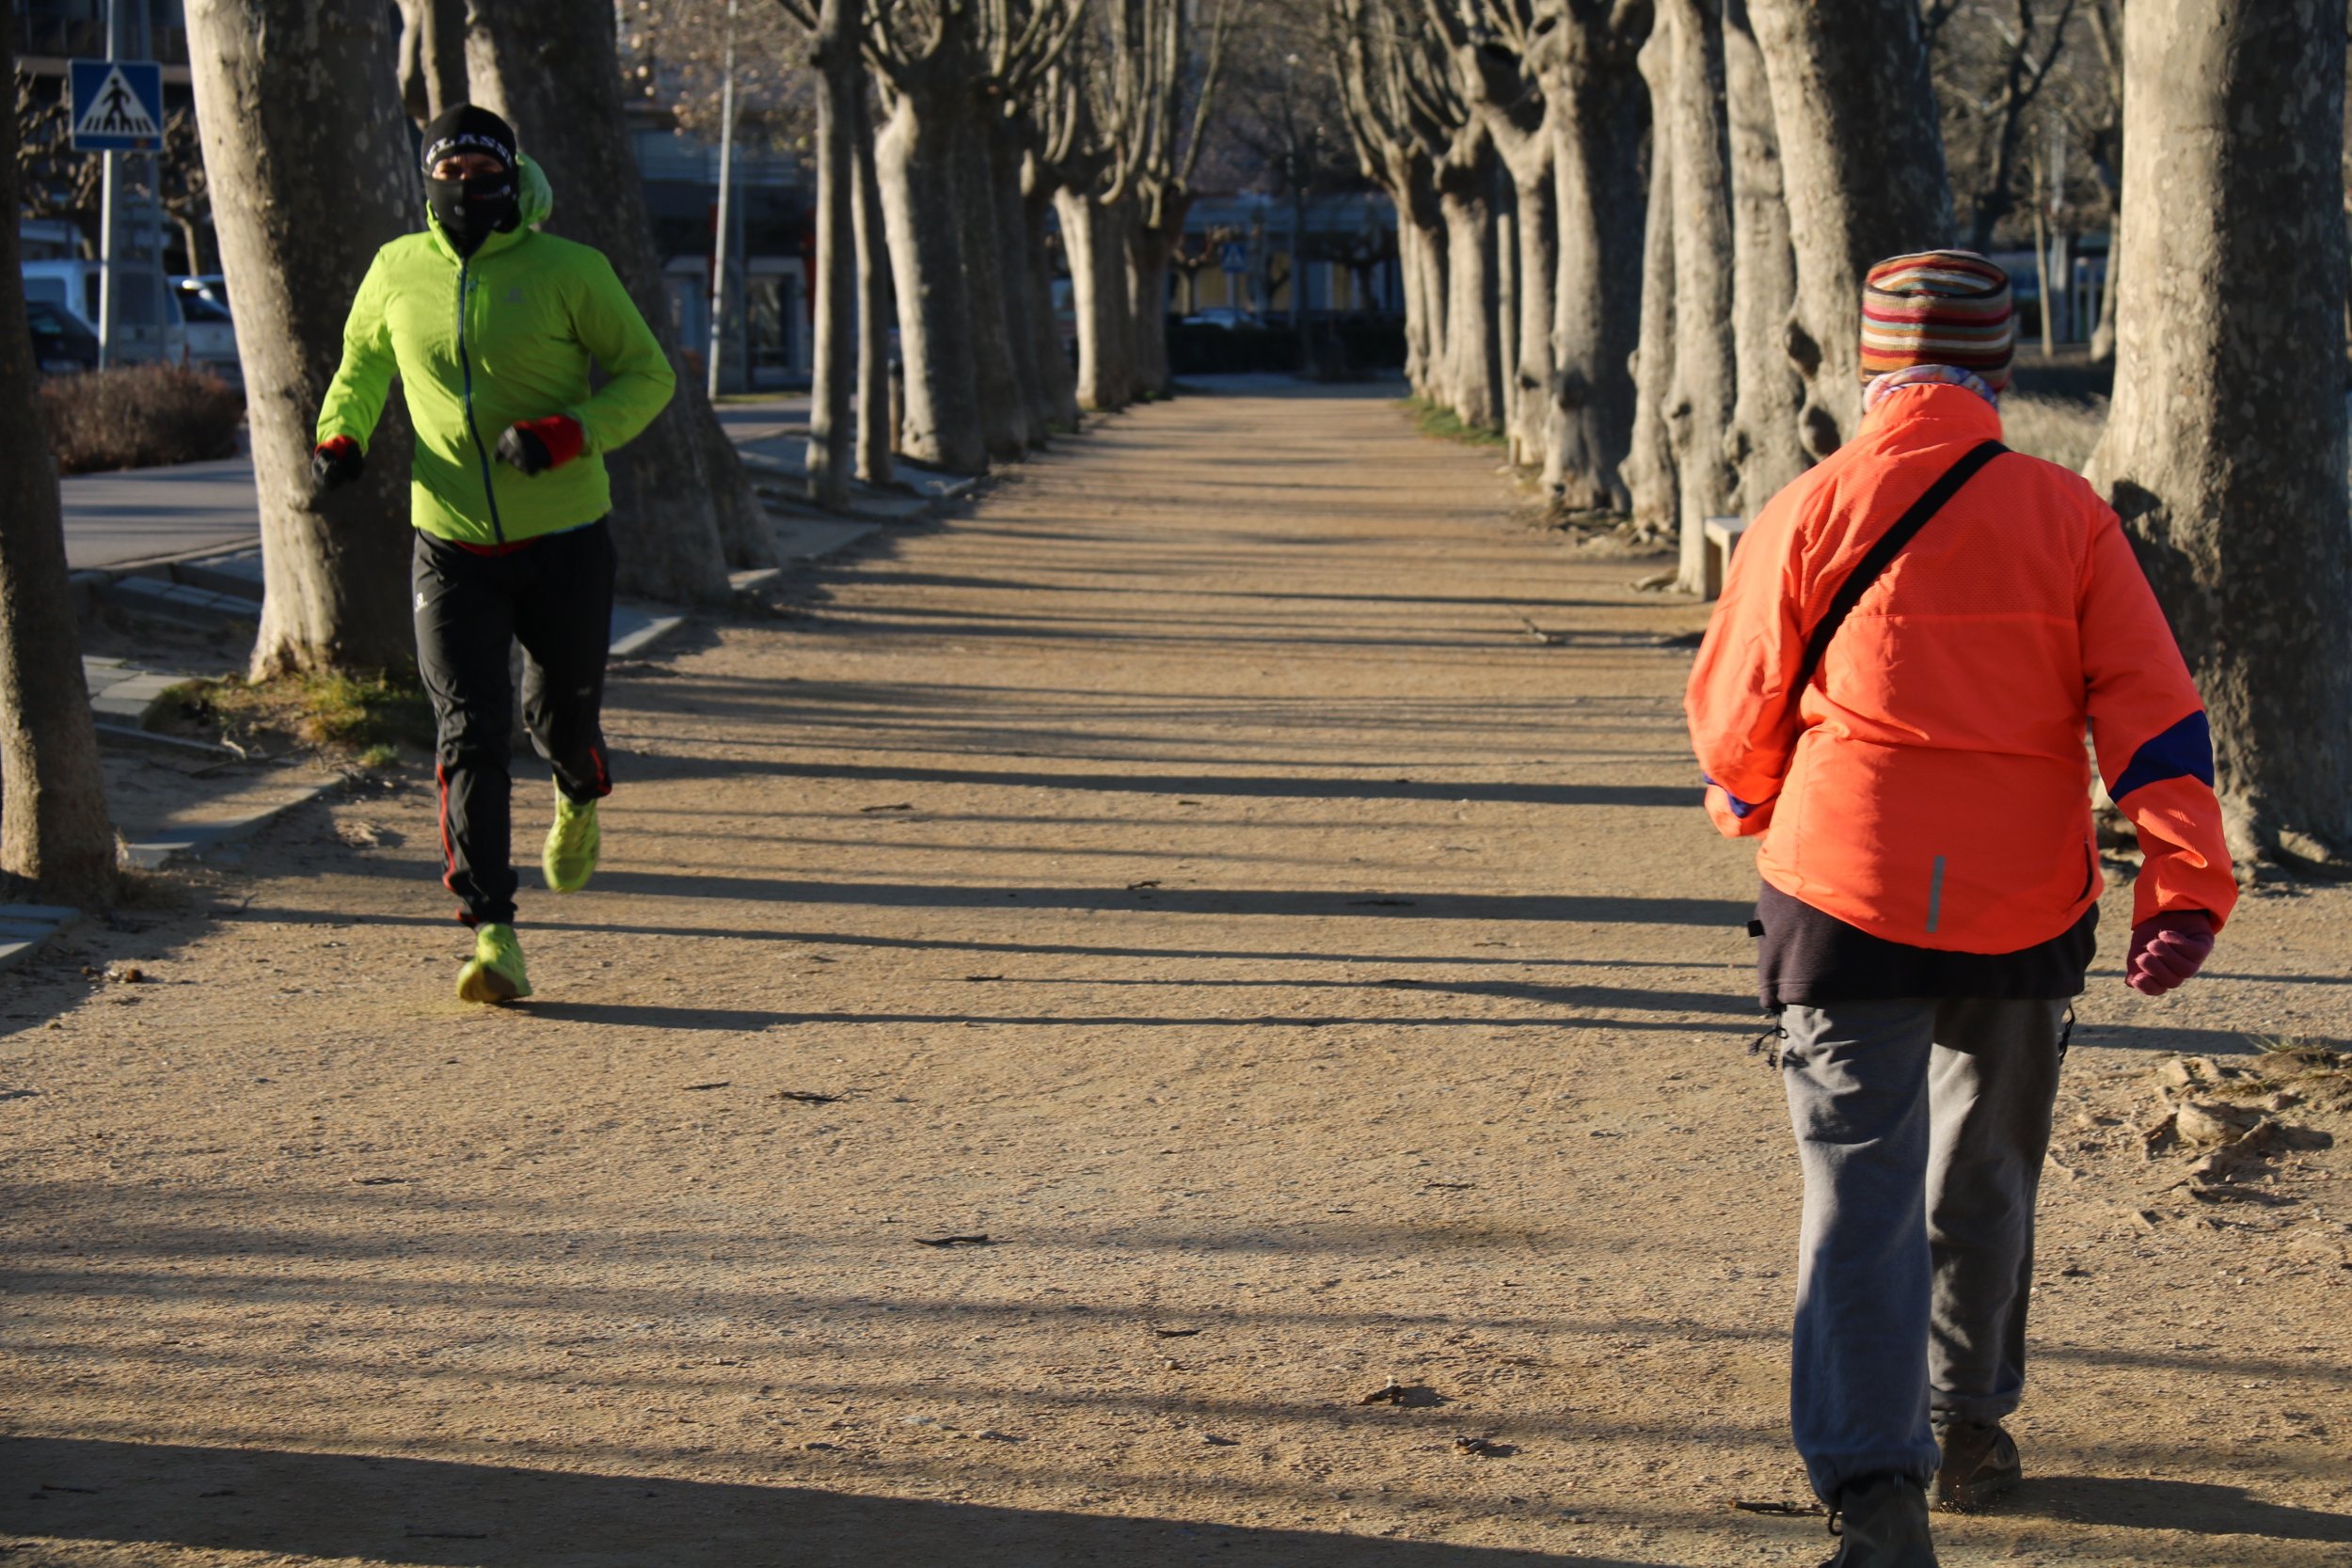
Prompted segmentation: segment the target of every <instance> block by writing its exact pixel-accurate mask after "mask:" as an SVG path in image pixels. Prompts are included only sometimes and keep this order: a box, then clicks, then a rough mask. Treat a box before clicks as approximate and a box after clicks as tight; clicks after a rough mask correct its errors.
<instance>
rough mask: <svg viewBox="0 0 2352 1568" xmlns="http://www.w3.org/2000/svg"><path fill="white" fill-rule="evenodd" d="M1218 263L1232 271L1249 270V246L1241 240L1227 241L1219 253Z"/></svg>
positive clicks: (1236, 272) (1238, 272) (1241, 271)
mask: <svg viewBox="0 0 2352 1568" xmlns="http://www.w3.org/2000/svg"><path fill="white" fill-rule="evenodd" d="M1217 265H1219V266H1221V267H1223V268H1224V269H1225V270H1226V271H1227V272H1230V273H1234V274H1240V273H1245V272H1248V270H1249V247H1248V245H1244V244H1242V243H1241V242H1240V241H1239V240H1228V241H1226V242H1225V245H1224V247H1223V249H1222V251H1221V252H1220V253H1219V255H1218V258H1217Z"/></svg>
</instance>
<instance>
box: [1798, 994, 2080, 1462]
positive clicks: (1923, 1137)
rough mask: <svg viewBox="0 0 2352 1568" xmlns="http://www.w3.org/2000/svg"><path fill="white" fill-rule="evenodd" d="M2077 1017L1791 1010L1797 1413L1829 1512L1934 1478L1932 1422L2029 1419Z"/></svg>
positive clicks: (1935, 1008) (2023, 1007) (1850, 1005)
mask: <svg viewBox="0 0 2352 1568" xmlns="http://www.w3.org/2000/svg"><path fill="white" fill-rule="evenodd" d="M2065 1012H2066V1004H2065V1003H2064V1002H1992V1001H1966V1000H1950V999H1947V1000H1942V1001H1938V1000H1933V999H1927V1000H1911V1001H1900V1002H1841V1003H1836V1004H1832V1005H1830V1006H1821V1007H1788V1008H1785V1009H1783V1011H1782V1014H1781V1022H1782V1024H1783V1026H1784V1027H1785V1028H1787V1030H1788V1045H1787V1047H1786V1048H1785V1050H1784V1051H1783V1053H1782V1064H1783V1068H1784V1076H1785V1077H1786V1079H1787V1082H1788V1116H1789V1120H1790V1122H1791V1123H1792V1124H1793V1126H1794V1127H1795V1129H1796V1134H1797V1152H1798V1156H1799V1159H1800V1161H1801V1163H1802V1164H1803V1165H1804V1227H1803V1229H1802V1232H1801V1235H1800V1238H1799V1241H1798V1243H1797V1257H1798V1261H1797V1327H1796V1343H1795V1350H1794V1355H1793V1357H1792V1375H1791V1377H1790V1381H1789V1415H1790V1420H1791V1424H1792V1425H1793V1426H1794V1428H1795V1431H1796V1439H1797V1451H1798V1453H1799V1454H1801V1455H1802V1456H1803V1457H1804V1465H1805V1470H1806V1473H1807V1474H1808V1475H1809V1476H1810V1477H1811V1478H1812V1481H1813V1489H1814V1490H1815V1491H1816V1492H1817V1493H1819V1494H1820V1497H1821V1499H1822V1500H1823V1501H1824V1502H1835V1501H1836V1496H1837V1492H1838V1490H1839V1488H1841V1487H1843V1486H1845V1485H1846V1484H1847V1483H1848V1482H1850V1481H1859V1480H1861V1479H1862V1478H1864V1477H1866V1476H1872V1475H1881V1474H1885V1473H1889V1472H1893V1473H1899V1474H1904V1475H1910V1476H1914V1477H1916V1478H1917V1479H1919V1480H1920V1481H1923V1482H1924V1481H1927V1480H1928V1479H1929V1478H1931V1477H1932V1476H1933V1475H1934V1473H1935V1467H1936V1462H1937V1461H1936V1445H1935V1435H1934V1431H1933V1427H1932V1424H1931V1415H1930V1412H1931V1411H1932V1412H1933V1413H1934V1414H1935V1415H1936V1416H1952V1417H1957V1418H1962V1419H1965V1420H1972V1421H1989V1420H1995V1419H1998V1418H2001V1417H2004V1416H2007V1415H2008V1414H2009V1413H2010V1411H2012V1410H2014V1409H2016V1408H2017V1401H2018V1397H2019V1395H2020V1394H2021V1393H2022V1392H2023V1390H2024V1387H2025V1381H2026V1299H2027V1291H2028V1288H2029V1285H2030V1281H2031V1275H2032V1272H2033V1207H2034V1196H2035V1193H2036V1191H2037V1189H2038V1188H2039V1186H2040V1182H2041V1177H2042V1157H2043V1155H2044V1153H2045V1152H2046V1151H2047V1150H2048V1148H2049V1144H2050V1111H2051V1105H2052V1103H2053V1101H2055V1100H2056V1099H2057V1096H2058V1056H2059V1040H2060V1038H2061V1034H2060V1030H2061V1027H2062V1024H2061V1021H2062V1019H2063V1018H2064V1015H2065Z"/></svg>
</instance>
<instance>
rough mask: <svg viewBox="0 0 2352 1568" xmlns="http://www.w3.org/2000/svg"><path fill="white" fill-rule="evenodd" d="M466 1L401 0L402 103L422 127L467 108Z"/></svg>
mask: <svg viewBox="0 0 2352 1568" xmlns="http://www.w3.org/2000/svg"><path fill="white" fill-rule="evenodd" d="M467 91H468V87H467V82H466V0H400V97H401V104H402V106H403V107H405V109H406V110H407V111H408V118H409V119H413V120H415V121H416V122H417V123H418V124H419V125H422V124H425V123H426V122H428V121H430V120H433V119H438V118H439V117H440V116H441V115H442V114H443V113H444V112H445V111H447V110H449V109H452V108H454V107H455V106H456V105H458V104H460V103H465V102H466V93H467Z"/></svg>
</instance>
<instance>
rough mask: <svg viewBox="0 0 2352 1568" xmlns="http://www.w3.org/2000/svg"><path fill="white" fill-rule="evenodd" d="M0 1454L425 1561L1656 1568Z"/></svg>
mask: <svg viewBox="0 0 2352 1568" xmlns="http://www.w3.org/2000/svg"><path fill="white" fill-rule="evenodd" d="M843 1462H844V1463H845V1464H848V1463H853V1461H851V1460H849V1459H848V1458H847V1457H846V1456H845V1457H844V1460H843ZM0 1473H4V1474H7V1475H9V1476H13V1477H16V1478H18V1479H17V1481H16V1482H15V1483H13V1484H11V1485H9V1486H8V1487H7V1488H6V1489H5V1491H0V1534H14V1535H24V1536H35V1537H46V1538H51V1539H62V1540H68V1541H84V1542H105V1543H115V1544H125V1545H131V1546H151V1547H161V1546H182V1547H188V1548H192V1549H196V1550H201V1551H223V1550H245V1551H266V1552H270V1553H274V1554H275V1553H283V1554H292V1555H296V1556H300V1557H306V1558H328V1559H334V1560H345V1559H359V1560H370V1561H394V1562H402V1563H414V1564H429V1565H434V1568H444V1565H446V1568H559V1565H560V1568H607V1565H610V1568H621V1565H623V1564H628V1565H638V1564H644V1563H653V1562H659V1563H660V1564H663V1565H664V1568H762V1565H768V1564H786V1563H788V1564H790V1565H791V1568H898V1565H901V1564H903V1565H907V1568H914V1565H917V1564H939V1563H955V1562H966V1563H974V1564H1004V1565H1008V1568H1010V1565H1015V1564H1017V1565H1020V1568H1059V1565H1064V1564H1069V1565H1074V1564H1078V1563H1118V1564H1120V1565H1121V1568H1175V1565H1176V1564H1179V1563H1184V1564H1189V1563H1196V1562H1215V1563H1219V1564H1228V1565H1230V1564H1234V1563H1264V1564H1267V1565H1268V1568H1278V1565H1279V1568H1662V1565H1659V1564H1653V1563H1645V1562H1642V1561H1637V1560H1632V1559H1627V1558H1617V1557H1588V1556H1577V1555H1565V1554H1558V1553H1549V1552H1532V1551H1514V1550H1504V1549H1495V1548H1488V1547H1476V1546H1454V1545H1446V1544H1439V1543H1434V1542H1412V1541H1394V1540H1384V1539H1381V1538H1378V1537H1372V1536H1359V1535H1347V1534H1343V1533H1339V1532H1337V1531H1326V1530H1318V1529H1312V1528H1297V1529H1281V1528H1263V1527H1248V1526H1241V1527H1235V1526H1226V1525H1219V1524H1213V1523H1208V1522H1191V1521H1185V1520H1181V1519H1164V1518H1148V1517H1129V1516H1119V1515H1112V1514H1091V1513H1068V1512H1061V1511H1056V1510H1049V1509H1031V1508H1004V1507H986V1506H981V1505H978V1504H973V1503H958V1502H933V1501H927V1500H921V1499H914V1498H904V1497H860V1496H856V1495H853V1494H850V1493H846V1492H834V1491H827V1490H823V1489H819V1488H816V1487H809V1486H786V1485H749V1484H743V1483H731V1482H724V1481H681V1480H675V1479H671V1478H667V1477H654V1476H632V1475H609V1474H607V1475H597V1474H585V1473H579V1472H571V1471H558V1470H543V1469H528V1468H521V1467H516V1466H509V1465H469V1464H458V1463H452V1462H448V1461H442V1460H422V1459H392V1458H382V1457H376V1456H371V1455H359V1454H322V1453H291V1452H285V1451H279V1450H271V1449H235V1448H200V1447H190V1446H182V1445H176V1444H161V1443H157V1444H147V1443H121V1442H103V1441H95V1440H87V1439H72V1438H42V1437H11V1438H0Z"/></svg>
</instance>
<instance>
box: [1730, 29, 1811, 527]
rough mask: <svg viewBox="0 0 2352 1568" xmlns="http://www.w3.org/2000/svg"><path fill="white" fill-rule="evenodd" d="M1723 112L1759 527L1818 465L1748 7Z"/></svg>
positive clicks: (1745, 469)
mask: <svg viewBox="0 0 2352 1568" xmlns="http://www.w3.org/2000/svg"><path fill="white" fill-rule="evenodd" d="M1724 118H1725V119H1726V121H1727V123H1728V125H1729V128H1730V148H1731V223H1732V241H1731V251H1732V267H1731V317H1732V336H1733V346H1734V358H1735V360H1736V363H1737V373H1736V375H1735V377H1734V379H1735V381H1736V382H1737V384H1738V387H1739V398H1738V402H1737V403H1736V404H1734V405H1733V408H1732V416H1731V436H1730V442H1729V445H1728V446H1727V448H1726V449H1725V451H1726V455H1727V456H1728V457H1729V458H1730V460H1731V464H1732V467H1734V468H1735V469H1736V470H1738V473H1739V476H1740V478H1739V485H1738V488H1737V490H1736V491H1735V493H1734V495H1733V499H1732V509H1733V510H1734V511H1737V512H1739V513H1740V515H1744V516H1750V517H1753V516H1754V515H1756V513H1757V512H1758V511H1759V510H1761V509H1762V507H1763V505H1764V503H1765V502H1766V501H1768V500H1770V499H1772V497H1773V496H1775V495H1777V494H1779V492H1780V490H1781V488H1782V487H1783V486H1784V485H1786V484H1788V483H1789V482H1790V481H1791V480H1793V479H1795V478H1796V477H1797V476H1798V475H1799V474H1801V473H1803V472H1804V470H1805V468H1806V467H1808V466H1809V464H1810V461H1811V460H1810V458H1809V457H1808V456H1807V455H1806V453H1805V450H1804V441H1803V439H1802V436H1801V426H1800V424H1799V422H1798V421H1799V418H1800V416H1801V415H1802V414H1803V412H1804V381H1803V380H1802V379H1800V378H1799V376H1798V374H1797V368H1796V366H1795V365H1793V364H1791V363H1790V362H1789V359H1788V314H1789V312H1790V311H1791V310H1793V309H1795V308H1796V302H1797V258H1796V252H1795V251H1793V250H1792V249H1790V248H1789V244H1788V204H1787V201H1786V199H1785V196H1784V193H1783V190H1782V187H1781V176H1780V135H1779V132H1778V131H1777V129H1776V128H1775V127H1774V125H1773V121H1772V84H1771V83H1770V82H1769V81H1768V80H1766V78H1765V74H1764V55H1763V52H1762V51H1761V50H1759V49H1757V48H1756V34H1755V32H1754V30H1753V29H1752V28H1751V27H1750V25H1749V22H1748V0H1729V3H1728V4H1727V5H1726V6H1725V7H1724Z"/></svg>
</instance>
